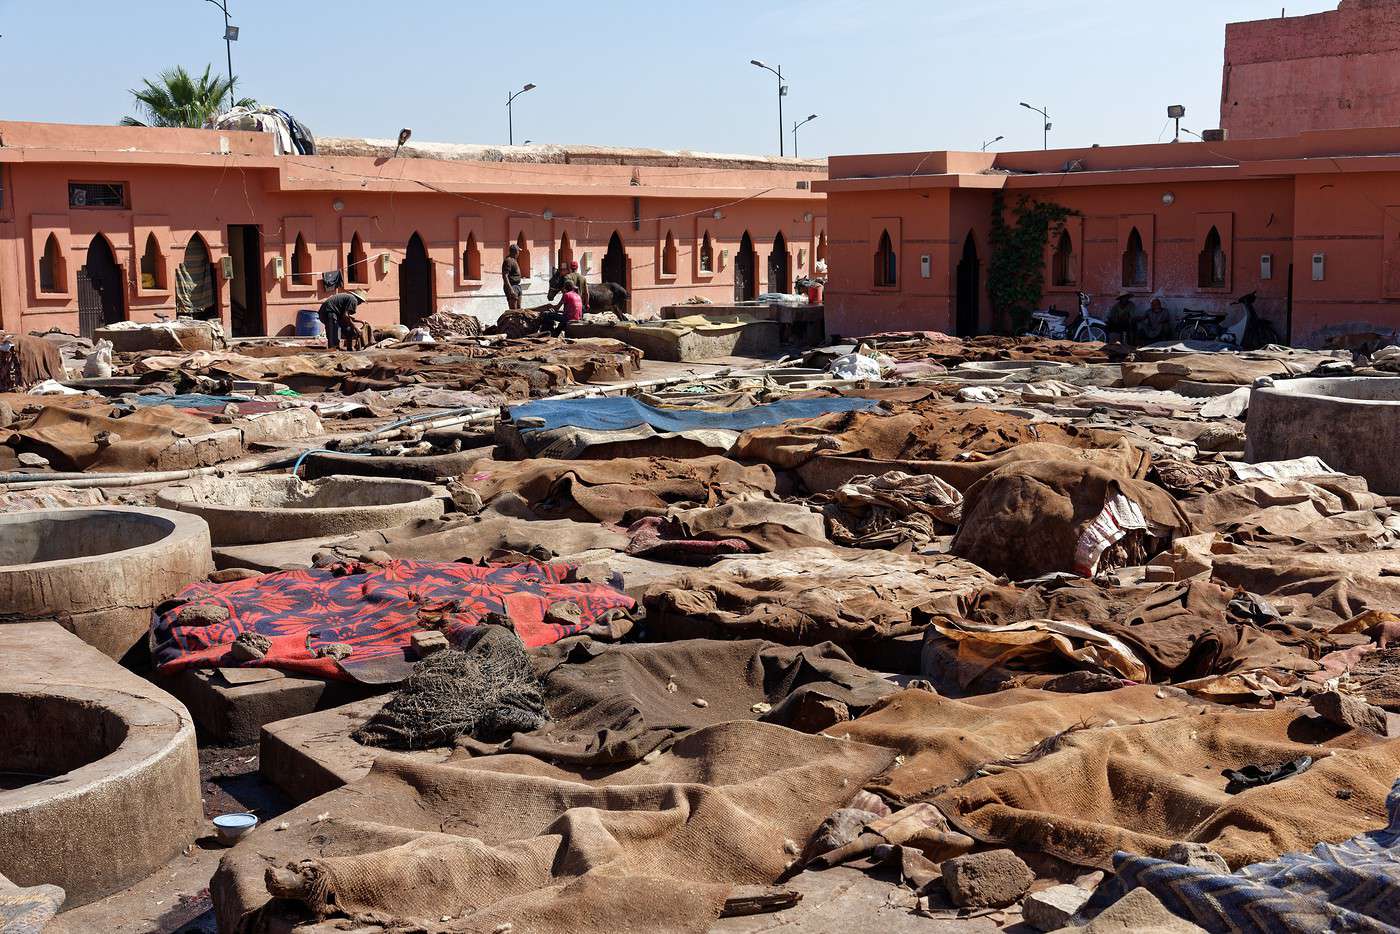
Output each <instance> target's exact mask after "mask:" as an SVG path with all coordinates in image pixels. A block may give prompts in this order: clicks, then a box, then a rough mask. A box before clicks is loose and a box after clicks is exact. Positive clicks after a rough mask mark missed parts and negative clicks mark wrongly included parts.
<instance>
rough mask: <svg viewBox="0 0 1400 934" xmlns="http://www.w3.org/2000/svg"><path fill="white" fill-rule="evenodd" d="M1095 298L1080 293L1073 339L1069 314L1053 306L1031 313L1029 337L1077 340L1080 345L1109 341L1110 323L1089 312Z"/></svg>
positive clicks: (1027, 332)
mask: <svg viewBox="0 0 1400 934" xmlns="http://www.w3.org/2000/svg"><path fill="white" fill-rule="evenodd" d="M1093 300H1094V296H1092V295H1090V294H1089V293H1088V292H1080V293H1079V320H1078V321H1077V322H1076V323H1075V326H1074V335H1073V337H1071V336H1070V334H1069V326H1068V321H1069V313H1068V312H1062V311H1060V310H1059V309H1058V308H1056V307H1054V306H1053V305H1052V306H1050V307H1049V308H1042V309H1038V310H1036V311H1033V312H1031V319H1032V320H1031V326H1030V328H1029V329H1028V330H1027V331H1026V336H1027V337H1044V338H1046V339H1049V340H1065V339H1067V338H1068V339H1069V340H1075V341H1079V342H1080V343H1085V342H1089V341H1098V342H1100V343H1102V342H1104V341H1106V340H1108V322H1107V321H1105V320H1104V319H1103V318H1097V317H1095V316H1094V315H1093V314H1092V313H1091V312H1090V311H1089V303H1090V302H1092V301H1093Z"/></svg>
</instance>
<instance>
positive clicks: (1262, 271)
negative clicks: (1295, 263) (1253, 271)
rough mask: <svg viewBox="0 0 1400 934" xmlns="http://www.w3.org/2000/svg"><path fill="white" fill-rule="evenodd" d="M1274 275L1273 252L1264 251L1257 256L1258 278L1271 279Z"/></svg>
mask: <svg viewBox="0 0 1400 934" xmlns="http://www.w3.org/2000/svg"><path fill="white" fill-rule="evenodd" d="M1273 277H1274V254H1272V253H1265V254H1264V255H1263V256H1260V257H1259V278H1260V279H1272V278H1273Z"/></svg>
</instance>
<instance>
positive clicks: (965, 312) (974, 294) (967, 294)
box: [957, 231, 982, 337]
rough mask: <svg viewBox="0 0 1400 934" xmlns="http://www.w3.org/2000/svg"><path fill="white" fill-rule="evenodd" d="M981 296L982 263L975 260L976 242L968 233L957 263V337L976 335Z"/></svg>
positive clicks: (969, 232)
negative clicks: (960, 257)
mask: <svg viewBox="0 0 1400 934" xmlns="http://www.w3.org/2000/svg"><path fill="white" fill-rule="evenodd" d="M981 295H982V263H981V261H980V260H978V258H977V241H975V240H973V239H972V231H968V233H967V239H966V240H964V241H963V250H962V259H961V260H959V261H958V290H957V302H958V307H957V314H958V318H957V329H958V336H959V337H971V336H973V335H974V334H976V333H977V326H978V319H979V318H980V317H981V315H980V307H979V306H980V304H981Z"/></svg>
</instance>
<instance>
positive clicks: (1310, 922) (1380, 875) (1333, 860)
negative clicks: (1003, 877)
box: [1081, 781, 1400, 934]
mask: <svg viewBox="0 0 1400 934" xmlns="http://www.w3.org/2000/svg"><path fill="white" fill-rule="evenodd" d="M1386 807H1387V810H1388V811H1389V812H1390V820H1389V822H1388V824H1387V825H1386V827H1384V828H1383V829H1380V830H1374V831H1371V832H1370V833H1364V834H1361V835H1360V836H1357V837H1352V838H1351V839H1350V840H1347V841H1346V842H1344V843H1338V844H1328V843H1320V844H1318V845H1317V846H1316V847H1314V848H1313V849H1312V851H1311V852H1308V853H1285V854H1284V855H1283V856H1280V857H1279V858H1278V859H1276V860H1272V861H1270V862H1267V863H1255V864H1253V865H1251V866H1245V867H1244V868H1243V869H1241V870H1239V872H1236V873H1234V874H1232V875H1226V874H1224V873H1220V872H1212V871H1211V870H1209V869H1203V868H1200V867H1196V866H1183V865H1180V864H1178V863H1171V862H1167V861H1165V860H1160V859H1152V858H1150V857H1147V856H1133V855H1130V854H1128V853H1117V854H1115V856H1114V858H1113V866H1114V871H1115V876H1114V877H1113V879H1111V880H1110V881H1108V882H1106V883H1104V885H1102V886H1100V887H1099V890H1098V891H1097V892H1095V893H1094V897H1093V898H1092V899H1091V900H1090V901H1089V903H1088V904H1087V905H1086V906H1085V908H1084V910H1083V912H1081V916H1082V917H1092V916H1094V915H1097V914H1098V912H1099V911H1101V910H1102V909H1104V908H1107V907H1108V906H1109V905H1111V904H1112V903H1113V902H1115V901H1117V900H1118V899H1119V898H1121V897H1122V896H1124V895H1126V894H1127V893H1128V892H1130V891H1132V890H1133V889H1135V888H1138V887H1139V886H1141V887H1143V888H1145V889H1148V890H1149V891H1150V892H1152V894H1153V895H1156V896H1157V898H1158V899H1160V900H1161V902H1162V904H1163V905H1164V906H1166V908H1167V909H1168V910H1169V911H1171V913H1172V914H1174V915H1177V916H1178V917H1181V918H1186V919H1187V920H1190V921H1194V922H1195V923H1196V924H1198V925H1200V926H1201V927H1203V928H1205V929H1206V930H1207V931H1209V932H1210V934H1239V932H1245V931H1248V932H1259V934H1329V932H1334V931H1369V932H1386V934H1394V932H1396V931H1400V847H1397V844H1400V781H1397V782H1396V783H1395V785H1394V787H1393V788H1392V789H1391V792H1390V797H1389V799H1388V800H1387V801H1386Z"/></svg>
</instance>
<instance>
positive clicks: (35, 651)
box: [0, 623, 204, 908]
mask: <svg viewBox="0 0 1400 934" xmlns="http://www.w3.org/2000/svg"><path fill="white" fill-rule="evenodd" d="M0 710H3V711H4V715H3V716H0V770H3V771H10V772H30V773H38V775H39V776H43V775H45V774H48V775H49V776H50V777H47V778H44V777H40V778H37V779H36V780H35V781H34V782H32V783H30V784H26V785H23V786H21V787H19V788H14V789H11V790H8V791H0V840H3V841H4V843H3V845H0V874H3V875H5V876H8V877H9V878H10V879H11V880H13V881H14V882H15V883H16V884H18V885H24V886H28V885H39V884H44V883H51V884H54V885H59V886H62V887H63V889H64V890H65V891H66V892H67V893H68V901H67V903H66V905H65V908H73V907H77V906H79V905H84V904H87V903H88V902H92V901H95V900H97V899H99V898H101V897H103V896H105V895H108V894H110V893H112V892H115V891H117V890H119V889H122V888H125V887H126V886H128V885H130V884H132V883H134V882H136V881H138V880H140V879H142V878H144V877H145V876H147V875H149V874H150V873H151V872H152V871H154V870H155V869H157V868H159V867H160V866H163V865H164V864H165V863H167V862H169V861H170V860H171V859H173V858H174V857H175V856H176V855H177V854H178V853H179V852H180V851H181V849H183V848H184V847H185V845H186V844H188V843H189V842H190V841H191V840H193V839H194V838H195V836H196V835H197V833H198V831H199V829H200V827H201V826H202V825H203V818H204V814H203V806H202V803H201V799H200V785H199V758H198V752H197V750H196V748H195V735H194V723H193V721H191V719H190V716H189V713H188V712H187V711H186V710H185V708H184V707H182V706H181V705H180V703H179V702H178V701H176V700H175V698H173V697H171V696H170V695H168V694H166V693H165V692H164V691H162V690H160V689H159V688H156V687H155V686H154V685H152V684H150V683H148V682H146V681H144V680H142V679H141V678H139V677H137V676H136V675H134V674H132V673H131V672H129V671H127V670H126V669H124V668H122V667H120V666H118V665H117V664H115V663H114V662H112V661H111V660H110V659H108V658H106V657H105V656H103V655H102V653H100V652H98V651H97V650H96V649H94V648H92V647H91V646H88V645H86V644H84V643H83V642H82V641H81V640H80V639H78V638H77V637H76V636H74V635H73V634H72V633H69V632H67V631H66V630H64V629H63V628H61V627H60V626H58V625H56V624H54V623H17V624H13V625H8V626H0Z"/></svg>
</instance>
